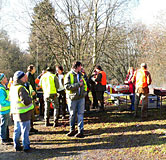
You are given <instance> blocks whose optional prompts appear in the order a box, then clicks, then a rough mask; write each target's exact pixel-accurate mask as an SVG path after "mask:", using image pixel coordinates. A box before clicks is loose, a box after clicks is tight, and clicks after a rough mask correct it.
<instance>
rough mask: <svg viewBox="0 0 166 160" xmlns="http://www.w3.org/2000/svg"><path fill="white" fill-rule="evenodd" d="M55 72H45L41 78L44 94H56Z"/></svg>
mask: <svg viewBox="0 0 166 160" xmlns="http://www.w3.org/2000/svg"><path fill="white" fill-rule="evenodd" d="M55 76H56V75H55V74H52V73H50V72H47V73H45V74H44V75H43V76H42V78H41V83H40V84H41V87H42V89H43V92H44V94H48V95H49V94H56V93H57V89H56V87H55V82H54V78H55Z"/></svg>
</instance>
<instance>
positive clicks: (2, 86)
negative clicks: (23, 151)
mask: <svg viewBox="0 0 166 160" xmlns="http://www.w3.org/2000/svg"><path fill="white" fill-rule="evenodd" d="M7 82H8V80H7V78H6V76H5V74H4V73H0V140H1V144H5V143H8V142H11V141H12V139H11V138H9V128H8V125H9V118H10V116H9V112H10V101H9V98H8V92H7V90H6V83H7Z"/></svg>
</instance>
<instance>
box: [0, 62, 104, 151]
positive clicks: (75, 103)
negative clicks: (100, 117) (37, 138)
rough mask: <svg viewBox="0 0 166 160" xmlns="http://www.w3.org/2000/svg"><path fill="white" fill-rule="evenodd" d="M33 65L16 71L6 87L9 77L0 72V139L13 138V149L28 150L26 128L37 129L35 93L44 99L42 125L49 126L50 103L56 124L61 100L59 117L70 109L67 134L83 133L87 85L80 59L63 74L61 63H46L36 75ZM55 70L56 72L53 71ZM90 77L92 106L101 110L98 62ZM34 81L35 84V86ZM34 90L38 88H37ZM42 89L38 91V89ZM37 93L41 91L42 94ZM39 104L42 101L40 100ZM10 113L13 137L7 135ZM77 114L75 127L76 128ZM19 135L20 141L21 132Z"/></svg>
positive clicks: (101, 86) (102, 72)
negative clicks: (44, 68) (36, 76)
mask: <svg viewBox="0 0 166 160" xmlns="http://www.w3.org/2000/svg"><path fill="white" fill-rule="evenodd" d="M35 71H36V70H35V67H34V66H33V65H30V66H28V69H27V73H24V72H23V71H16V72H15V73H14V76H13V81H12V83H10V85H8V86H10V87H9V90H8V89H7V83H8V80H7V78H6V76H5V74H4V73H0V121H1V123H0V140H1V144H6V143H8V142H11V141H13V142H14V149H15V150H16V151H21V150H24V151H25V152H28V151H29V150H30V149H31V147H30V141H29V132H30V131H32V132H38V130H37V129H34V125H33V122H34V107H35V102H36V97H39V101H40V100H42V98H43V100H44V119H45V126H50V121H49V120H50V106H51V105H52V106H53V108H54V114H53V117H54V124H53V127H56V126H57V124H58V119H59V114H60V104H61V109H62V119H65V118H66V117H65V116H66V107H68V112H69V125H70V131H69V132H68V133H67V136H69V137H70V136H75V137H78V138H83V137H84V121H83V119H84V110H85V99H86V98H85V97H86V96H87V93H88V89H90V86H92V85H89V82H88V81H89V79H86V78H85V72H84V73H83V71H84V70H83V66H82V63H81V62H79V61H76V62H74V63H73V65H72V68H71V70H70V71H69V72H68V73H67V74H65V75H64V74H63V67H62V66H57V67H56V70H55V68H54V67H52V66H51V67H48V68H47V69H46V70H45V71H44V72H43V73H42V74H41V75H40V76H39V77H38V78H37V79H35V77H34V73H35ZM55 72H57V74H55ZM91 80H92V81H93V82H94V83H95V91H96V95H95V100H94V102H93V103H94V107H98V101H99V102H100V104H101V106H100V107H99V110H104V91H105V90H106V83H107V82H106V74H105V72H104V71H103V70H102V68H101V66H96V67H95V75H94V76H93V78H92V77H91ZM36 85H37V86H36ZM37 90H38V91H39V92H37ZM40 91H41V92H40ZM40 93H43V97H42V98H41V95H40ZM41 104H42V103H41ZM40 109H42V108H41V107H40ZM10 114H12V117H13V120H14V132H13V139H11V138H9V128H8V126H9V117H10ZM76 117H77V126H78V131H77V132H76V129H75V121H76ZM21 135H22V145H23V147H21V144H20V141H19V140H20V136H21Z"/></svg>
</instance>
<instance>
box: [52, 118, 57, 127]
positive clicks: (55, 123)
mask: <svg viewBox="0 0 166 160" xmlns="http://www.w3.org/2000/svg"><path fill="white" fill-rule="evenodd" d="M57 126H58V120H57V119H56V120H55V121H54V124H53V127H57Z"/></svg>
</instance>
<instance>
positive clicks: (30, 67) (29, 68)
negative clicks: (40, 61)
mask: <svg viewBox="0 0 166 160" xmlns="http://www.w3.org/2000/svg"><path fill="white" fill-rule="evenodd" d="M34 67H35V66H34V65H33V64H31V65H29V66H28V68H27V71H29V72H31V71H32V70H33V69H34Z"/></svg>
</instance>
